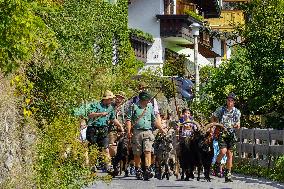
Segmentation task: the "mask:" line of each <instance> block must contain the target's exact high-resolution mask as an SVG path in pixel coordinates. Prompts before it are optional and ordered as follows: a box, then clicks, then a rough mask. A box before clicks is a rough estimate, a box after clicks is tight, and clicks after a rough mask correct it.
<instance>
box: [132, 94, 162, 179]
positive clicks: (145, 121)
mask: <svg viewBox="0 0 284 189" xmlns="http://www.w3.org/2000/svg"><path fill="white" fill-rule="evenodd" d="M150 101H151V96H150V94H148V93H147V92H145V91H144V92H141V93H140V94H139V101H138V102H137V103H134V104H132V106H131V107H130V108H129V110H128V114H127V121H126V128H127V135H128V138H130V139H131V145H132V150H133V154H134V162H135V168H136V177H137V179H142V178H143V177H144V180H148V179H149V178H151V177H152V176H153V175H152V173H151V170H150V169H149V167H150V165H151V151H152V145H153V142H154V139H155V137H154V135H153V132H152V123H153V122H155V125H156V127H157V128H158V129H159V130H160V132H162V133H165V131H164V130H163V129H162V127H161V122H160V119H157V118H156V117H155V114H154V110H153V106H152V104H151V103H150ZM132 130H133V133H132ZM143 152H144V154H145V172H144V174H143V172H142V170H141V158H140V156H141V154H142V153H143Z"/></svg>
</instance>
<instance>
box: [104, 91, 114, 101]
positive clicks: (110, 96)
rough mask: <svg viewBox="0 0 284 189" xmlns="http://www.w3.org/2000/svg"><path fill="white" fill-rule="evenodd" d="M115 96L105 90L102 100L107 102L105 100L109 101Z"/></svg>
mask: <svg viewBox="0 0 284 189" xmlns="http://www.w3.org/2000/svg"><path fill="white" fill-rule="evenodd" d="M114 97H115V96H114V95H113V93H112V92H111V91H109V90H106V91H105V93H104V96H103V98H102V99H103V100H107V99H111V98H114Z"/></svg>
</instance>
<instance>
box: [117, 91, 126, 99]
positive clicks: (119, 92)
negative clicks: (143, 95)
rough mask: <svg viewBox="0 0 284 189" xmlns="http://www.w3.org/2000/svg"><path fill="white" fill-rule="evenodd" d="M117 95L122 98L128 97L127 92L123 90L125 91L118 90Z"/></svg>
mask: <svg viewBox="0 0 284 189" xmlns="http://www.w3.org/2000/svg"><path fill="white" fill-rule="evenodd" d="M115 96H120V97H122V98H126V95H125V92H123V91H118V93H116V94H115Z"/></svg>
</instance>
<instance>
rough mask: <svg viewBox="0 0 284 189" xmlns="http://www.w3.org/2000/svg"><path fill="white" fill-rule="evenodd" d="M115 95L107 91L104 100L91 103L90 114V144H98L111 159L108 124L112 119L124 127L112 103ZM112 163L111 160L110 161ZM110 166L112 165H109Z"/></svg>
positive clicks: (88, 134) (88, 131)
mask: <svg viewBox="0 0 284 189" xmlns="http://www.w3.org/2000/svg"><path fill="white" fill-rule="evenodd" d="M114 97H115V96H114V95H113V93H112V92H111V91H108V90H107V91H106V92H105V94H104V96H103V98H102V100H101V101H100V102H96V103H93V104H91V106H90V109H89V114H88V117H89V119H88V127H87V140H88V141H89V145H93V144H97V145H98V147H101V148H103V152H104V153H105V154H106V156H107V158H108V159H109V160H110V154H109V138H108V133H109V132H108V126H109V123H110V121H112V122H113V123H114V124H115V125H117V126H118V127H120V128H121V129H122V125H121V123H119V121H118V120H117V119H116V118H115V110H114V108H113V106H112V105H111V103H112V101H113V98H114ZM108 165H110V161H109V162H108ZM108 167H110V166H108Z"/></svg>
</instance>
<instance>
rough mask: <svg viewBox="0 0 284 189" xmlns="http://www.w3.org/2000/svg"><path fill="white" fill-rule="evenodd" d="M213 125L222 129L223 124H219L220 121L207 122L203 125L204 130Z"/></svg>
mask: <svg viewBox="0 0 284 189" xmlns="http://www.w3.org/2000/svg"><path fill="white" fill-rule="evenodd" d="M214 126H217V127H219V128H221V129H224V125H223V124H221V123H208V124H206V125H205V127H204V130H205V131H208V129H209V128H211V127H214Z"/></svg>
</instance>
